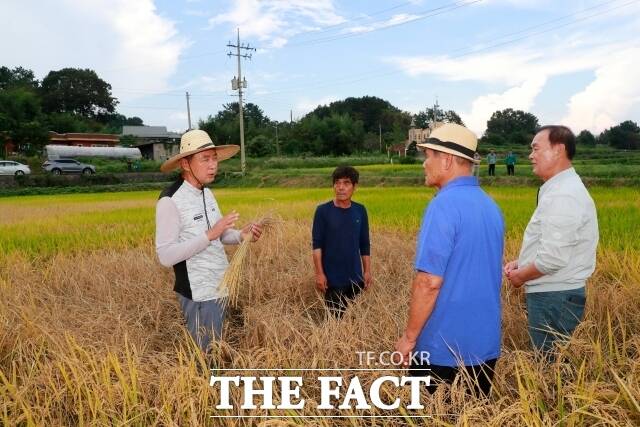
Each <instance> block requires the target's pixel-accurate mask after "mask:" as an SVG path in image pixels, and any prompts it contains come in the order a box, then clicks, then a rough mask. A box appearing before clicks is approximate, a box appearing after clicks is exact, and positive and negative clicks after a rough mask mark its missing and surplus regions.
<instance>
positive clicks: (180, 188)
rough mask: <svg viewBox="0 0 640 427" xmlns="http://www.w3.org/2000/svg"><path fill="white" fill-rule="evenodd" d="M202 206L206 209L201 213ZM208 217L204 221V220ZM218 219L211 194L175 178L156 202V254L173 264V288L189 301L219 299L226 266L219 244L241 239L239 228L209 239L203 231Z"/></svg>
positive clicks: (164, 263)
mask: <svg viewBox="0 0 640 427" xmlns="http://www.w3.org/2000/svg"><path fill="white" fill-rule="evenodd" d="M205 206H206V212H205ZM207 218H208V220H209V221H208V223H207ZM221 218H222V213H221V212H220V208H219V206H218V202H217V201H216V199H215V197H214V196H213V193H212V192H211V191H210V190H209V189H207V188H205V189H204V197H203V190H200V189H198V188H195V187H194V186H192V185H191V184H189V183H188V182H187V181H182V180H179V181H177V182H176V183H174V184H173V185H171V186H170V187H169V188H167V189H166V190H165V191H163V193H162V195H161V197H160V199H159V200H158V203H157V205H156V253H157V255H158V259H159V260H160V263H161V264H162V265H164V266H165V267H173V269H174V272H175V274H176V283H175V287H174V290H175V291H176V292H178V293H180V294H181V295H183V296H184V297H186V298H189V299H192V300H193V301H207V300H211V299H217V298H222V297H225V296H226V293H225V292H223V291H221V290H220V282H221V281H222V277H223V276H224V272H225V271H226V269H227V266H228V265H229V261H228V260H227V255H226V253H225V251H224V246H223V244H227V245H228V244H238V243H240V242H241V235H240V231H239V230H226V231H225V232H224V233H223V234H222V236H221V237H220V238H219V239H216V240H213V241H209V238H208V237H207V230H208V228H209V225H210V226H211V227H213V225H214V224H215V223H216V222H218V221H219V220H220V219H221Z"/></svg>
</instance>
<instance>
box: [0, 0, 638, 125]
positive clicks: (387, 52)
mask: <svg viewBox="0 0 640 427" xmlns="http://www.w3.org/2000/svg"><path fill="white" fill-rule="evenodd" d="M0 4H1V5H2V8H1V9H2V13H1V14H0V39H1V40H3V42H2V43H0V58H1V59H0V63H1V64H0V65H6V66H9V67H14V66H23V67H26V68H30V69H32V70H34V72H35V73H36V75H37V77H38V78H42V77H44V75H46V73H47V72H48V71H50V70H57V69H60V68H63V67H83V68H85V67H87V68H92V69H94V70H95V71H96V72H97V73H98V75H99V76H100V77H102V78H103V79H105V80H106V81H108V82H109V83H111V85H112V86H113V93H114V95H115V96H116V97H117V98H118V99H119V101H120V105H119V107H118V109H119V111H120V112H121V113H123V114H126V115H129V116H134V115H135V116H139V117H141V118H143V120H144V122H145V123H146V124H149V125H165V126H167V127H169V128H170V129H173V130H184V129H185V128H186V127H187V118H186V117H187V114H186V101H185V91H189V92H190V93H191V94H192V103H191V108H192V117H193V121H194V122H197V120H198V119H199V118H205V117H206V116H207V115H209V114H215V113H216V112H217V111H218V110H220V109H221V108H222V105H223V104H225V103H228V102H232V101H234V100H236V99H237V98H236V97H235V96H234V94H235V92H234V91H232V90H231V83H230V80H231V79H232V78H233V77H234V76H235V75H236V74H237V63H236V59H235V58H232V57H231V58H230V57H228V56H227V55H226V54H227V52H228V50H229V49H228V48H227V47H226V45H227V43H228V42H229V41H231V42H235V37H236V31H237V28H240V36H241V39H242V42H243V43H249V44H250V45H251V46H252V47H255V48H257V50H256V51H255V52H253V58H252V59H251V60H250V61H243V74H244V75H245V76H246V79H247V81H248V86H249V87H248V89H247V93H246V99H247V101H248V102H253V103H256V104H258V105H259V106H260V107H261V108H262V109H263V110H264V111H265V113H266V114H267V115H268V116H269V117H270V118H272V119H277V120H286V119H288V118H289V115H290V111H293V116H294V118H296V117H301V116H302V115H304V114H305V113H307V112H308V111H310V110H312V109H313V108H315V107H316V106H317V105H318V104H325V103H329V102H331V101H333V100H338V99H342V98H345V97H348V96H363V95H373V96H378V97H381V98H384V99H387V100H389V101H390V102H391V103H393V104H394V105H396V106H398V107H399V108H401V109H403V110H406V111H409V112H413V113H415V112H418V111H420V110H422V109H424V108H425V107H426V106H430V105H433V103H434V101H435V100H436V98H437V99H438V101H439V103H440V105H441V106H442V107H444V108H446V109H453V110H455V111H457V112H458V113H459V114H460V115H461V116H462V118H463V120H464V121H465V123H466V124H467V125H468V126H469V127H471V128H472V129H473V130H475V131H476V132H478V133H482V132H483V131H484V128H485V125H486V121H487V119H488V118H489V116H490V115H491V113H492V112H493V111H495V110H497V109H503V108H507V107H513V108H517V109H524V110H527V111H530V112H532V113H534V114H536V115H537V116H538V118H539V119H540V122H541V123H543V124H546V123H565V124H567V125H569V126H571V127H572V128H573V129H574V130H576V131H579V130H581V129H589V130H591V131H594V132H600V131H601V130H603V129H606V128H607V127H610V126H612V125H614V124H617V123H619V122H620V121H622V120H627V119H631V120H635V121H640V37H638V34H640V0H635V1H632V0H617V1H616V0H614V1H611V0H610V1H605V0H567V1H552V0H463V1H454V0H433V1H431V0H412V1H401V0H395V1H394V0H390V1H372V0H369V1H364V0H342V1H338V0H235V1H227V0H219V1H212V0H56V1H53V0H51V1H35V0H20V1H18V0H0Z"/></svg>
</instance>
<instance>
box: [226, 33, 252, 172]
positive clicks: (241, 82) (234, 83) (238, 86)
mask: <svg viewBox="0 0 640 427" xmlns="http://www.w3.org/2000/svg"><path fill="white" fill-rule="evenodd" d="M227 47H231V48H236V53H232V52H229V53H227V56H229V57H231V56H236V57H237V58H238V76H237V77H234V78H233V80H231V88H232V89H233V90H237V91H238V110H239V118H240V168H241V169H242V175H243V176H244V174H245V171H246V169H247V162H246V159H245V155H244V117H243V111H242V89H246V88H247V79H246V78H243V77H242V67H241V61H240V60H241V59H242V58H245V59H251V54H250V53H241V52H240V51H241V50H243V51H252V50H253V51H255V50H256V49H255V48H253V47H249V45H248V44H246V45H243V44H240V28H238V43H237V44H231V42H229V43H227Z"/></svg>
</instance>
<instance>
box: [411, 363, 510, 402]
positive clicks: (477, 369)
mask: <svg viewBox="0 0 640 427" xmlns="http://www.w3.org/2000/svg"><path fill="white" fill-rule="evenodd" d="M497 361H498V359H491V360H487V361H486V362H485V363H483V364H481V365H473V366H465V367H464V369H465V370H466V371H467V374H468V375H469V377H471V384H472V385H473V394H474V396H476V397H483V396H484V397H487V396H489V393H490V392H491V380H493V374H494V369H495V367H496V362H497ZM425 368H428V369H430V370H425ZM419 369H422V370H419ZM459 369H460V368H458V367H451V366H440V365H429V364H426V363H424V364H419V363H416V362H412V363H411V367H410V368H409V375H411V376H412V377H425V376H427V375H431V383H430V385H429V386H427V391H428V392H429V393H435V391H436V389H437V388H438V385H440V384H443V383H445V384H452V383H453V381H454V380H455V379H456V376H457V375H458V374H459Z"/></svg>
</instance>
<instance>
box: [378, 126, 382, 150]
mask: <svg viewBox="0 0 640 427" xmlns="http://www.w3.org/2000/svg"><path fill="white" fill-rule="evenodd" d="M378 142H379V143H380V152H381V153H382V123H378Z"/></svg>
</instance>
